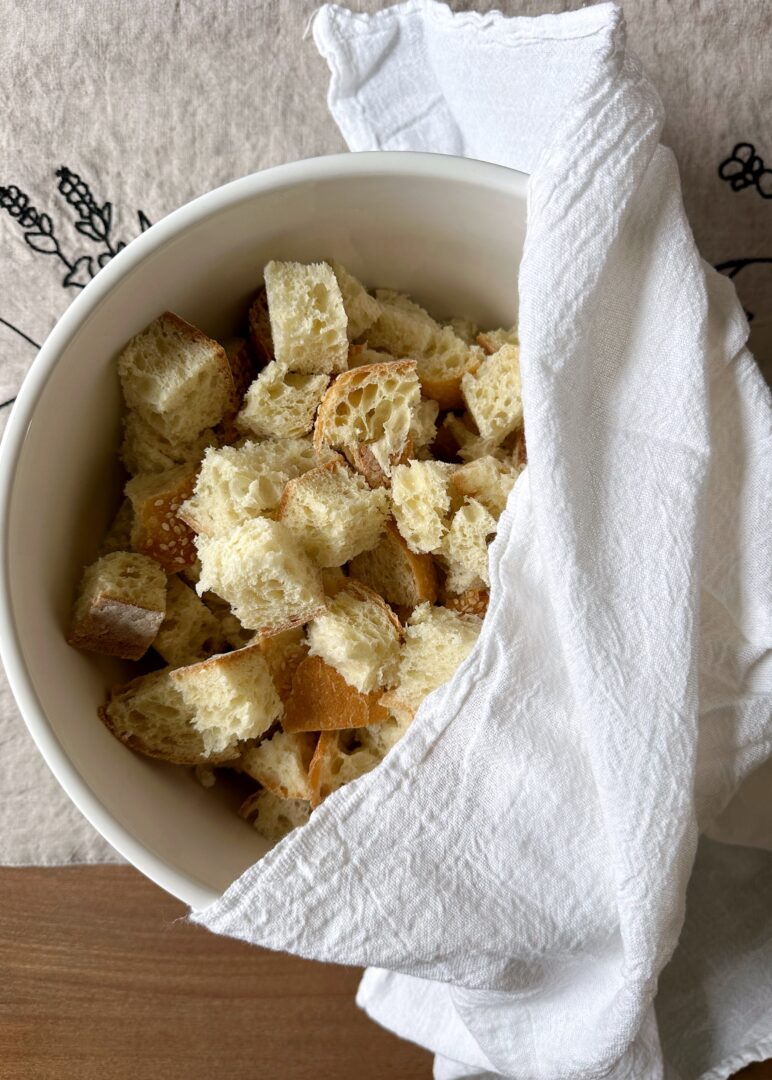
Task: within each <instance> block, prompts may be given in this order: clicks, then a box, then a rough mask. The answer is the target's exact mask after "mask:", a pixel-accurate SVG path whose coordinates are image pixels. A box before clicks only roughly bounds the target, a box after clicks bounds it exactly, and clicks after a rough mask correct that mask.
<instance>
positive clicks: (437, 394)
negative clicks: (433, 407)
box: [418, 369, 464, 410]
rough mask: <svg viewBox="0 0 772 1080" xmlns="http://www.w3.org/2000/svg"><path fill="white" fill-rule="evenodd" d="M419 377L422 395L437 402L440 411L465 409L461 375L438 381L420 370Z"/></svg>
mask: <svg viewBox="0 0 772 1080" xmlns="http://www.w3.org/2000/svg"><path fill="white" fill-rule="evenodd" d="M463 374H464V373H463V372H462V375H463ZM418 377H419V379H420V380H421V393H422V394H423V396H424V397H427V398H432V399H433V400H434V401H436V402H437V403H438V405H439V406H440V409H443V410H444V409H463V407H464V398H463V396H462V394H461V377H462V376H461V375H453V376H451V377H449V378H444V379H438V378H432V377H431V376H430V375H425V374H421V371H420V369H419V372H418Z"/></svg>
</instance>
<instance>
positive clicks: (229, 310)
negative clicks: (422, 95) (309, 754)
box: [0, 154, 526, 907]
mask: <svg viewBox="0 0 772 1080" xmlns="http://www.w3.org/2000/svg"><path fill="white" fill-rule="evenodd" d="M375 157H377V159H378V160H376V161H373V159H374V158H375ZM395 158H396V159H401V160H397V161H394V160H393V159H395ZM413 158H419V159H421V160H422V161H423V163H424V164H423V166H422V169H419V168H418V167H417V164H416V163H413V164H411V161H410V159H413ZM335 161H337V162H338V163H339V164H338V166H336V165H335ZM448 161H451V162H452V161H453V159H443V158H437V159H435V161H434V162H431V161H429V163H428V165H427V164H426V156H424V155H408V154H404V155H391V154H381V155H377V156H376V155H346V156H345V157H341V158H338V159H322V160H321V161H320V162H316V163H315V162H305V163H300V164H299V165H297V166H290V167H285V168H284V169H277V170H271V171H270V172H269V173H266V174H258V175H256V176H255V177H249V178H247V179H246V180H243V181H238V182H237V183H236V184H233V185H229V187H228V188H225V189H220V191H219V192H215V193H212V194H211V195H210V196H205V197H204V199H202V200H198V201H197V203H195V204H191V206H189V207H186V208H183V210H181V211H178V212H177V214H175V215H172V216H171V217H170V218H168V219H166V220H165V221H164V222H161V223H160V224H159V225H158V226H156V227H155V228H154V229H153V230H150V231H149V232H148V233H146V234H145V235H144V236H143V237H141V238H140V239H139V240H138V241H135V243H134V244H132V245H130V248H129V249H127V251H126V252H124V253H123V255H122V256H119V259H117V260H115V262H114V263H113V264H111V266H109V267H108V268H107V270H105V271H104V272H103V275H100V278H99V279H97V280H96V281H95V282H94V283H93V286H92V287H90V289H91V292H89V290H86V291H85V292H84V294H83V295H82V296H81V297H80V298H79V299H78V301H77V303H76V305H74V306H73V308H72V309H71V310H70V312H69V313H68V315H67V317H66V325H65V323H64V322H63V323H62V324H60V327H59V328H57V330H55V331H54V334H53V335H52V337H51V338H50V339H49V341H48V342H47V343H46V346H44V349H43V351H42V352H41V354H40V356H39V358H38V360H37V361H36V363H35V371H34V373H33V376H31V377H30V387H25V391H24V393H23V394H22V395H20V399H19V404H18V407H17V408H18V414H17V416H15V417H14V418H12V420H11V423H10V425H9V431H10V429H11V428H13V429H14V432H15V435H14V436H11V438H10V440H8V439H7V440H6V444H5V445H4V447H3V453H4V460H3V462H2V467H1V468H0V471H2V470H5V471H6V472H7V473H8V475H9V476H10V475H11V473H12V472H13V475H12V479H11V481H10V482H11V487H10V501H9V503H8V505H7V508H6V520H5V573H6V588H7V590H8V596H7V599H8V600H9V602H10V603H9V607H10V610H9V611H7V612H6V618H7V621H6V625H5V633H4V639H5V640H4V654H5V660H6V664H7V666H8V669H9V675H10V676H11V680H12V685H13V687H14V691H15V693H16V696H17V699H18V700H19V703H20V706H21V708H22V712H23V714H24V716H25V719H26V721H27V723H28V725H29V726H30V730H31V731H32V733H33V735H34V737H35V738H36V740H37V742H38V745H39V746H40V748H41V750H42V751H43V753H44V755H45V757H46V759H47V761H48V763H49V765H50V766H51V768H52V769H53V771H54V773H55V774H56V775H57V777H58V778H59V779H60V781H61V782H62V783H63V785H64V786H65V788H66V790H67V791H68V792H69V794H70V795H71V796H72V797H73V798H74V800H75V802H76V803H77V804H78V805H79V806H80V808H81V810H83V811H84V813H85V814H86V815H87V816H88V817H89V819H90V820H91V821H92V823H93V824H94V825H96V827H97V828H98V829H99V830H100V831H101V832H102V833H103V834H104V835H105V836H106V837H107V839H108V840H110V841H111V842H112V843H113V844H114V845H115V846H116V847H117V848H118V849H119V850H120V851H121V852H122V853H123V854H124V855H126V857H127V858H129V859H130V860H131V861H132V862H134V863H135V864H136V865H138V866H139V868H140V869H141V870H143V871H144V872H145V873H147V874H148V875H149V876H150V877H152V878H154V879H155V880H156V881H158V882H159V884H161V885H163V886H164V887H165V888H167V889H168V890H169V891H171V892H173V893H174V894H175V895H177V896H179V897H180V898H181V899H183V900H185V901H186V902H188V903H190V904H191V905H192V906H194V907H200V906H202V905H204V904H206V903H208V902H210V901H211V900H213V899H214V898H215V897H216V896H217V895H219V894H220V893H221V892H222V890H223V889H224V888H225V887H226V886H227V885H229V884H230V883H231V882H232V881H233V880H234V879H235V878H236V877H238V875H239V874H240V873H241V872H242V871H243V870H245V869H246V868H247V867H248V866H249V865H251V864H252V863H253V862H254V861H255V860H256V859H257V858H258V857H259V856H260V855H262V854H263V853H264V852H265V850H266V844H265V843H264V841H262V840H261V839H260V838H259V837H258V836H257V835H256V833H255V832H254V831H253V830H252V829H251V828H250V827H249V826H248V825H246V824H245V823H244V822H242V821H241V820H240V819H239V818H238V817H236V816H235V814H234V813H233V807H232V805H230V804H229V796H228V794H227V792H222V791H221V792H220V793H219V794H218V791H217V788H215V789H212V790H204V789H203V788H201V787H200V786H199V785H198V784H197V783H196V782H195V780H194V779H193V777H192V775H191V774H190V771H189V770H185V769H180V768H175V767H171V766H165V765H163V764H160V763H156V762H152V761H149V760H147V759H144V758H141V757H140V756H138V755H137V754H134V753H132V752H131V751H130V750H128V749H126V748H125V747H123V746H122V745H121V744H120V743H119V742H117V740H115V739H114V738H113V737H112V736H111V735H110V734H109V733H108V732H107V731H106V729H105V728H104V727H103V726H102V724H101V723H100V722H99V720H98V719H97V716H96V709H97V706H98V705H99V704H100V703H101V702H102V700H103V698H104V695H105V689H106V687H107V686H108V685H110V684H111V683H113V682H115V681H119V680H121V679H123V678H125V677H126V675H127V673H128V666H127V665H123V664H121V663H119V662H113V661H108V660H102V659H100V658H97V657H94V656H90V655H86V654H82V653H78V652H76V651H75V650H74V649H72V648H70V647H69V646H68V645H67V644H66V642H65V639H64V633H65V630H66V628H67V625H68V619H69V613H70V607H71V604H72V600H73V595H74V590H75V587H76V584H77V581H78V578H79V574H80V571H81V568H82V567H83V565H84V564H85V563H87V562H89V561H90V560H92V559H93V558H94V557H95V554H96V550H97V546H98V544H99V540H100V538H101V536H102V533H103V531H104V529H105V528H106V526H107V524H108V522H109V520H110V518H111V516H112V514H113V513H114V511H115V509H116V508H117V506H118V503H119V500H120V490H119V486H120V472H119V469H118V466H117V457H116V455H117V450H118V445H119V438H120V414H121V402H120V393H119V387H118V381H117V378H116V374H115V364H114V361H115V357H116V355H117V353H118V351H119V350H120V348H121V346H122V345H123V344H124V343H125V342H126V340H127V339H128V338H129V337H131V335H132V334H134V333H136V332H137V331H138V330H140V329H141V328H142V327H143V326H145V325H146V324H147V323H148V322H149V321H150V320H151V319H153V318H154V317H155V316H156V315H158V314H159V312H160V311H162V310H164V309H165V308H170V309H172V310H174V311H176V312H177V313H178V314H180V315H181V316H182V317H183V318H185V319H188V320H189V321H190V322H192V323H194V324H195V325H197V326H199V327H201V328H202V329H203V330H204V331H206V332H207V333H208V334H210V335H212V336H213V337H223V336H226V335H230V334H233V333H234V332H236V331H237V329H238V328H239V327H240V326H242V324H243V320H244V316H245V313H246V310H247V307H248V304H249V301H250V298H251V297H252V295H253V294H254V292H255V289H256V288H257V286H258V285H259V284H260V282H261V280H262V267H263V265H264V264H265V262H266V261H268V260H269V259H272V258H275V259H299V260H302V261H309V260H318V259H327V258H337V259H339V260H340V261H341V262H342V263H344V264H345V265H346V266H347V267H348V268H349V269H350V270H351V271H352V272H353V273H354V274H356V275H358V276H360V277H361V278H362V279H363V280H364V281H365V282H366V283H367V284H369V285H378V286H389V287H393V288H398V289H401V290H405V291H407V292H409V293H411V295H413V296H414V297H415V298H416V299H418V300H419V301H420V302H421V303H423V304H425V305H426V306H427V307H428V308H429V310H430V311H432V312H433V313H434V314H436V315H437V316H445V315H447V316H450V315H465V316H469V317H471V318H474V319H476V320H478V321H479V322H480V324H481V325H483V326H497V325H502V324H508V323H511V322H512V321H514V319H515V317H516V289H517V271H518V263H519V259H520V254H521V251H522V244H523V238H524V233H525V217H526V212H525V178H523V177H522V176H520V175H519V174H517V173H511V172H509V171H507V170H502V169H497V168H496V167H494V166H487V165H481V164H480V163H475V162H463V163H460V162H456V163H455V164H453V165H452V166H449V165H447V164H446V163H447V162H448ZM132 249H133V250H132ZM97 286H99V288H97ZM20 425H22V427H23V440H22V438H21V436H22V430H21V428H20ZM14 438H16V446H9V445H8V442H9V441H10V442H11V443H12V442H13V440H14Z"/></svg>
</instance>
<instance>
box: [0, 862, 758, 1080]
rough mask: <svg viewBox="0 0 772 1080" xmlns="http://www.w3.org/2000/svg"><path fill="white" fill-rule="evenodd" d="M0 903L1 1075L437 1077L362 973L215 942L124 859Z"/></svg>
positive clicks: (44, 878)
mask: <svg viewBox="0 0 772 1080" xmlns="http://www.w3.org/2000/svg"><path fill="white" fill-rule="evenodd" d="M0 897H1V898H2V903H0V1078H1V1080H256V1078H258V1077H259V1078H260V1080H327V1078H331V1080H333V1078H334V1080H382V1078H383V1080H385V1078H387V1077H388V1078H389V1080H430V1077H431V1074H432V1067H431V1056H430V1055H429V1054H428V1053H426V1052H425V1051H424V1050H420V1049H419V1048H418V1047H415V1046H413V1045H412V1044H410V1043H406V1042H402V1041H401V1040H400V1039H397V1038H395V1037H394V1036H393V1035H390V1034H388V1033H387V1032H386V1031H384V1030H382V1029H381V1028H379V1027H378V1026H377V1025H375V1024H373V1023H372V1022H371V1021H370V1020H368V1019H367V1017H366V1016H365V1015H364V1013H362V1012H360V1011H359V1009H357V1007H356V1005H355V1004H354V993H355V990H356V986H357V982H358V980H359V975H360V972H359V971H358V970H356V969H354V968H345V967H337V966H334V965H330V964H315V963H313V962H311V961H308V960H298V959H297V958H295V957H292V956H287V955H284V954H279V953H271V952H267V951H266V950H264V949H256V948H253V947H251V946H249V945H244V944H242V943H241V942H237V941H231V940H229V939H227V938H221V937H215V936H214V935H212V934H209V933H208V932H207V931H206V930H202V929H201V928H199V927H196V926H191V925H189V924H188V923H186V922H185V921H184V919H183V916H184V915H185V913H186V909H185V908H184V907H183V905H182V904H180V903H178V902H177V901H176V900H173V899H172V898H171V897H170V896H167V895H166V893H164V892H162V891H161V890H160V889H159V888H157V887H156V886H155V885H153V884H152V883H151V882H149V881H148V880H147V879H145V878H143V877H142V876H141V875H140V874H139V873H138V872H137V871H136V870H134V869H132V868H130V867H128V866H89V867H66V868H60V869H41V868H25V869H0ZM738 1077H742V1080H772V1063H769V1062H768V1063H766V1064H762V1065H753V1066H751V1067H750V1068H749V1069H746V1070H744V1071H743V1072H742V1073H740V1074H738Z"/></svg>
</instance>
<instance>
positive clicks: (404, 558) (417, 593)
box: [349, 518, 438, 607]
mask: <svg viewBox="0 0 772 1080" xmlns="http://www.w3.org/2000/svg"><path fill="white" fill-rule="evenodd" d="M385 533H386V536H384V538H383V539H382V540H381V545H384V544H388V545H389V550H390V551H392V552H395V557H396V558H399V559H400V560H401V567H402V569H407V571H408V573H409V574H410V576H411V577H412V580H413V593H412V595H411V596H405V595H404V593H402V592H401V591H400V592H399V594H397V592H396V591H394V592H389V593H387V592H386V591H385V590H386V589H387V587H388V586H386V585H385V584H384V582H383V581H382V580H380V581H378V583H377V584H378V585H379V586H380V588H376V592H378V593H379V594H380V595H382V596H383V597H384V598H385V599H386V600H387V601H388V602H390V603H393V604H396V605H397V606H400V607H417V606H418V604H422V603H423V602H424V601H425V600H428V601H429V603H430V604H433V603H434V602H435V601H436V600H437V596H438V581H437V568H436V564H435V562H434V559H433V557H432V556H431V555H428V554H417V553H416V552H414V551H411V550H410V548H409V547H408V546H407V543H406V542H405V539H404V537H403V536H402V533H401V532H400V531H399V529H398V528H397V523H396V522H395V521H394V519H393V518H389V520H388V521H387V522H386V529H385ZM381 545H379V546H381ZM371 555H372V552H371V551H365V552H363V553H362V554H361V555H357V557H356V558H355V559H352V560H351V562H350V563H349V573H350V574H351V576H352V577H353V578H355V579H356V580H357V581H362V582H363V583H364V584H365V585H369V586H370V588H371V589H372V588H375V582H374V579H373V577H370V579H369V580H368V578H367V573H368V571H367V569H366V567H367V564H368V561H369V560H368V556H371ZM397 572H398V571H397Z"/></svg>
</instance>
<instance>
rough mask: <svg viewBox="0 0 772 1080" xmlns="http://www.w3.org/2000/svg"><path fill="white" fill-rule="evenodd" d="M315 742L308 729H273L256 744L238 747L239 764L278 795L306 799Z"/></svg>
mask: <svg viewBox="0 0 772 1080" xmlns="http://www.w3.org/2000/svg"><path fill="white" fill-rule="evenodd" d="M316 743H317V736H316V735H314V734H312V733H311V732H306V731H302V732H298V733H297V734H294V735H289V734H287V732H286V731H277V732H276V733H275V734H274V735H273V736H272V737H271V738H270V739H263V741H262V742H261V743H260V745H259V746H250V747H248V748H247V749H246V750H244V751H242V754H241V758H240V759H239V768H240V769H241V771H242V772H245V773H246V774H247V776H251V777H252V779H253V780H257V782H258V783H259V784H262V785H263V787H264V788H267V789H268V790H269V791H272V792H273V793H274V795H278V796H279V798H281V799H310V798H311V789H310V787H309V784H308V766H309V765H310V764H311V758H312V757H313V756H314V750H315V749H316Z"/></svg>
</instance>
